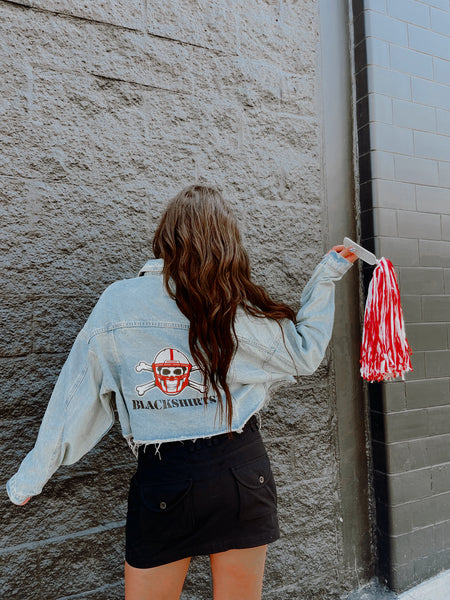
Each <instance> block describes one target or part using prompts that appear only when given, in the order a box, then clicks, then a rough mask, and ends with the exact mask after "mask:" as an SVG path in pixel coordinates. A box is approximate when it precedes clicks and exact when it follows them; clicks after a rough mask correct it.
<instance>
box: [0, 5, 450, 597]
mask: <svg viewBox="0 0 450 600" xmlns="http://www.w3.org/2000/svg"><path fill="white" fill-rule="evenodd" d="M0 39H1V43H0V96H1V101H0V111H1V121H0V143H1V146H2V153H1V156H0V183H1V187H0V190H1V191H0V218H1V221H2V226H3V252H2V256H1V258H0V298H1V302H0V319H1V323H2V336H1V340H0V372H1V378H0V381H1V384H0V385H1V391H2V400H1V402H2V428H1V432H0V436H1V445H2V449H3V463H2V481H3V482H5V481H6V479H7V478H9V477H10V476H11V475H12V474H13V473H14V472H15V470H16V469H17V467H18V465H19V462H20V461H21V460H22V458H23V457H24V456H25V454H26V452H27V451H28V450H29V449H31V447H32V446H33V443H34V440H35V437H36V434H37V431H38V427H39V423H40V420H41V418H42V415H43V412H44V410H45V407H46V405H47V402H48V398H49V395H50V393H51V390H52V387H53V385H54V383H55V379H56V377H57V374H58V371H59V369H60V367H61V365H62V364H63V361H64V359H65V357H66V356H67V353H68V351H69V349H70V347H71V344H72V342H73V340H74V338H75V335H76V333H77V332H78V330H79V329H80V327H81V325H82V323H83V322H84V320H85V319H86V317H87V315H88V314H89V312H90V310H91V308H92V306H93V305H94V303H95V301H96V299H97V297H98V295H99V294H100V293H101V291H102V290H103V289H104V288H105V287H106V286H107V285H108V284H109V283H110V282H112V281H114V280H116V279H119V278H123V277H130V276H133V275H134V274H135V273H136V272H137V271H138V269H139V268H140V266H141V265H142V263H143V262H144V261H145V260H146V259H147V258H148V257H149V256H150V243H151V239H152V234H153V231H154V228H155V224H156V222H157V221H158V219H159V215H160V214H161V210H162V206H163V204H164V203H165V202H166V201H167V200H168V199H169V198H170V197H171V196H172V195H173V194H174V193H175V192H177V191H178V190H179V189H180V188H181V187H182V186H184V185H185V184H187V183H189V182H192V181H194V180H200V181H207V182H210V183H212V184H216V185H218V186H219V187H220V188H221V189H222V190H223V191H224V193H225V195H226V196H227V197H229V198H230V200H231V202H232V203H233V205H234V206H235V209H236V211H237V213H238V215H239V219H240V221H241V223H242V228H243V232H244V239H245V242H246V244H247V247H248V249H249V252H250V254H251V258H252V260H253V264H254V274H255V278H256V279H257V280H258V281H259V282H261V283H262V284H264V285H266V286H267V287H268V289H269V291H270V292H271V293H273V294H274V295H275V296H276V297H278V298H282V299H284V300H285V301H288V302H290V303H292V304H293V306H294V307H298V300H299V293H300V291H301V288H302V286H303V285H304V283H305V282H306V280H307V278H308V277H309V275H310V273H311V272H312V270H313V268H314V266H315V264H316V262H317V259H318V256H320V255H321V254H322V252H323V249H324V247H325V243H324V240H325V238H326V222H325V220H324V218H323V207H322V199H321V198H322V194H323V175H322V166H323V165H322V150H321V112H320V106H319V105H320V103H319V102H318V98H319V97H320V86H319V82H320V77H319V75H318V67H317V65H318V51H317V50H318V44H319V41H320V40H319V18H318V6H317V3H312V2H308V1H307V0H301V1H300V2H297V3H288V2H280V3H266V2H263V1H259V0H250V1H248V0H245V1H243V0H242V1H240V0H237V1H235V2H232V1H231V0H230V1H229V2H223V1H222V0H217V1H212V2H206V1H199V2H197V3H196V2H190V1H188V0H178V1H176V2H172V3H167V2H160V1H155V2H146V1H141V0H114V1H112V2H111V1H109V2H81V1H77V0H30V1H29V2H27V1H23V2H17V1H16V2H8V1H0ZM338 241H340V240H333V243H337V242H338ZM442 291H443V290H442ZM333 388H334V379H333V374H332V369H331V363H330V360H329V356H328V357H327V360H325V361H324V364H323V365H322V367H321V368H320V370H319V371H318V373H317V374H316V375H314V376H312V377H309V378H304V379H302V380H301V382H300V383H299V384H298V385H297V386H295V387H291V388H280V389H279V390H278V391H277V393H276V396H275V398H274V400H273V401H272V403H271V405H270V406H269V408H268V411H267V413H266V415H265V417H264V419H263V435H264V437H265V439H266V440H267V447H268V451H269V454H270V455H271V456H272V458H273V464H274V471H275V474H276V478H277V482H278V486H279V507H280V520H281V530H282V539H281V540H280V541H279V542H277V543H276V544H274V545H273V546H271V548H270V552H269V557H268V563H267V572H266V577H265V586H264V597H265V598H268V599H269V598H276V599H277V600H280V599H283V598H296V599H301V598H304V599H305V600H306V598H311V597H314V598H322V599H324V600H328V599H337V598H339V597H340V596H341V595H342V594H343V593H344V592H345V591H346V590H350V589H351V588H352V587H353V586H354V584H355V579H356V578H357V577H358V576H359V575H358V574H359V572H360V562H361V559H360V557H359V556H358V557H356V558H354V560H353V559H352V561H351V564H350V566H349V565H348V564H346V563H345V564H344V560H343V556H344V542H343V535H342V517H341V487H342V485H343V484H342V483H341V482H340V480H339V461H340V458H339V452H338V443H337V435H336V406H335V404H334V394H333ZM134 468H135V462H134V458H133V457H132V455H131V453H130V452H129V450H128V447H127V446H126V443H125V441H124V440H123V438H122V437H121V435H120V431H119V428H118V426H116V427H115V429H114V430H112V431H111V432H110V433H109V434H108V435H107V436H106V437H105V439H103V440H102V442H101V443H100V444H99V445H98V446H97V447H96V448H95V449H94V450H93V451H92V452H91V453H89V454H88V455H87V456H86V457H84V458H83V459H82V460H81V461H80V462H79V463H78V464H77V465H74V466H71V467H64V468H61V469H60V470H59V471H58V472H57V473H56V474H55V475H54V477H53V478H52V479H51V480H50V482H49V483H48V484H47V485H46V487H45V489H44V490H43V493H42V494H41V495H40V496H38V497H36V498H33V499H32V500H31V501H30V503H29V504H27V505H26V506H25V507H20V508H19V507H16V506H13V505H12V504H10V503H9V500H8V499H7V497H6V493H5V490H4V487H3V492H2V495H1V497H0V502H1V510H2V517H3V518H2V528H1V540H2V544H1V548H0V562H1V569H0V573H1V575H0V595H1V596H2V597H5V598H6V597H7V598H10V599H11V600H13V599H18V600H57V599H58V600H69V599H71V598H77V599H80V600H83V599H86V600H87V599H89V598H95V600H103V599H105V600H106V599H107V600H113V599H114V598H122V597H123V581H122V573H123V559H124V519H125V514H126V498H127V491H128V482H129V478H130V476H131V475H132V473H133V472H134ZM2 485H3V484H2ZM210 595H211V583H210V576H209V569H208V563H207V560H204V559H198V560H196V561H194V562H193V564H192V567H191V569H190V572H189V575H188V581H187V584H186V590H185V592H184V595H183V598H190V599H191V600H196V599H201V598H209V597H210Z"/></svg>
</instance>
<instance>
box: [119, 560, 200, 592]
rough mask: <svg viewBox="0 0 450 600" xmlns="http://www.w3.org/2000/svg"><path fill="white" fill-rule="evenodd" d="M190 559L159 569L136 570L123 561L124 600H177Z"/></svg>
mask: <svg viewBox="0 0 450 600" xmlns="http://www.w3.org/2000/svg"><path fill="white" fill-rule="evenodd" d="M190 562H191V559H190V558H183V559H182V560H177V561H175V562H172V563H168V564H166V565H161V566H160V567H153V568H151V569H136V568H135V567H132V566H131V565H129V564H128V563H127V562H126V561H125V600H178V599H179V597H180V595H181V590H182V589H183V584H184V580H185V578H186V574H187V572H188V568H189V563H190Z"/></svg>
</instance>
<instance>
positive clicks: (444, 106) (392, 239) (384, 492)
mask: <svg viewBox="0 0 450 600" xmlns="http://www.w3.org/2000/svg"><path fill="white" fill-rule="evenodd" d="M354 13H355V14H354V16H355V36H356V37H355V43H356V47H355V53H356V64H357V69H358V73H357V80H358V105H359V108H358V111H357V112H358V117H359V122H358V126H359V141H360V144H359V147H360V153H361V157H360V161H361V164H362V165H365V170H364V171H363V170H361V184H362V185H361V204H362V209H363V211H365V212H363V214H362V238H363V242H364V243H365V244H366V245H367V246H371V247H373V248H374V249H375V250H376V252H377V254H378V255H380V256H381V255H383V256H386V257H388V258H390V259H391V260H392V262H393V263H394V265H395V267H396V270H397V273H398V274H399V279H400V289H401V293H402V304H403V309H404V315H405V320H406V332H407V336H408V339H409V341H410V344H411V346H412V349H413V356H412V363H413V368H414V372H413V373H411V374H408V375H407V377H406V382H404V383H403V382H393V383H389V384H384V385H383V386H382V387H380V386H374V385H371V386H370V387H371V388H372V389H371V390H370V392H371V407H372V439H373V448H374V466H375V490H376V496H377V525H378V529H379V532H380V535H379V560H380V565H381V570H382V573H383V575H385V576H386V577H387V578H388V580H389V583H390V585H391V586H392V587H393V589H394V590H396V591H401V590H403V589H406V588H408V587H411V586H412V585H413V584H415V583H417V582H419V581H421V580H423V579H425V578H427V577H430V576H432V575H434V574H435V573H437V572H438V571H440V570H441V569H444V568H449V567H450V534H449V531H450V481H449V477H448V472H449V469H450V452H449V445H448V439H449V434H450V394H449V381H450V379H449V377H450V350H449V348H450V346H449V336H448V331H449V323H450V296H449V295H448V294H449V293H450V288H449V285H448V282H449V279H448V267H449V261H450V247H449V242H448V239H449V235H448V230H449V227H448V224H449V214H450V189H449V188H450V185H449V184H450V181H449V176H448V174H449V171H450V130H449V126H448V123H449V119H450V87H449V85H450V62H449V61H450V8H449V4H448V0H364V1H363V2H354Z"/></svg>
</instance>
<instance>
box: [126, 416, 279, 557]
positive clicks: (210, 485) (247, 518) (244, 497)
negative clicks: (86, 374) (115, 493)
mask: <svg viewBox="0 0 450 600" xmlns="http://www.w3.org/2000/svg"><path fill="white" fill-rule="evenodd" d="M279 537H280V532H279V528H278V518H277V492H276V486H275V481H274V478H273V474H272V471H271V468H270V461H269V457H268V456H267V453H266V449H265V447H264V444H263V441H262V439H261V435H260V432H259V428H258V425H257V419H256V417H255V416H253V417H251V419H250V420H249V421H248V422H247V424H246V425H245V427H244V430H243V432H242V433H233V435H232V437H231V438H230V437H229V436H228V434H223V435H218V436H213V437H211V438H204V439H198V440H195V441H194V440H188V441H183V442H168V443H164V444H161V446H160V448H159V452H157V453H155V447H154V445H149V446H147V447H146V448H145V449H144V447H143V446H141V447H140V448H139V454H138V468H137V471H136V473H135V474H134V475H133V477H132V478H131V481H130V490H129V495H128V512H127V520H126V528H125V559H126V561H127V563H128V564H129V565H131V566H132V567H136V568H140V569H147V568H150V567H156V566H159V565H163V564H166V563H170V562H173V561H176V560H180V559H182V558H187V557H189V556H197V555H209V554H214V553H216V552H225V551H226V550H231V549H233V548H253V547H256V546H262V545H264V544H268V543H271V542H274V541H275V540H277V539H278V538H279Z"/></svg>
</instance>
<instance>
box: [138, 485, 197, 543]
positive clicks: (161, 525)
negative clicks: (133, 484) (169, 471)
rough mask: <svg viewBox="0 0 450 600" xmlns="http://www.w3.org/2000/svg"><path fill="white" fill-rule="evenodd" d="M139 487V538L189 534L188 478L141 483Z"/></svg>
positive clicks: (174, 536) (173, 537) (189, 493)
mask: <svg viewBox="0 0 450 600" xmlns="http://www.w3.org/2000/svg"><path fill="white" fill-rule="evenodd" d="M139 488H140V490H139V491H140V500H141V503H140V519H139V520H140V528H141V535H142V538H143V540H146V541H157V540H160V541H163V540H167V541H170V540H175V539H179V538H182V537H185V536H187V535H189V534H191V533H192V531H193V530H194V527H195V522H194V513H193V509H192V493H191V489H192V479H187V480H182V481H164V482H153V483H143V484H140V485H139Z"/></svg>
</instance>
